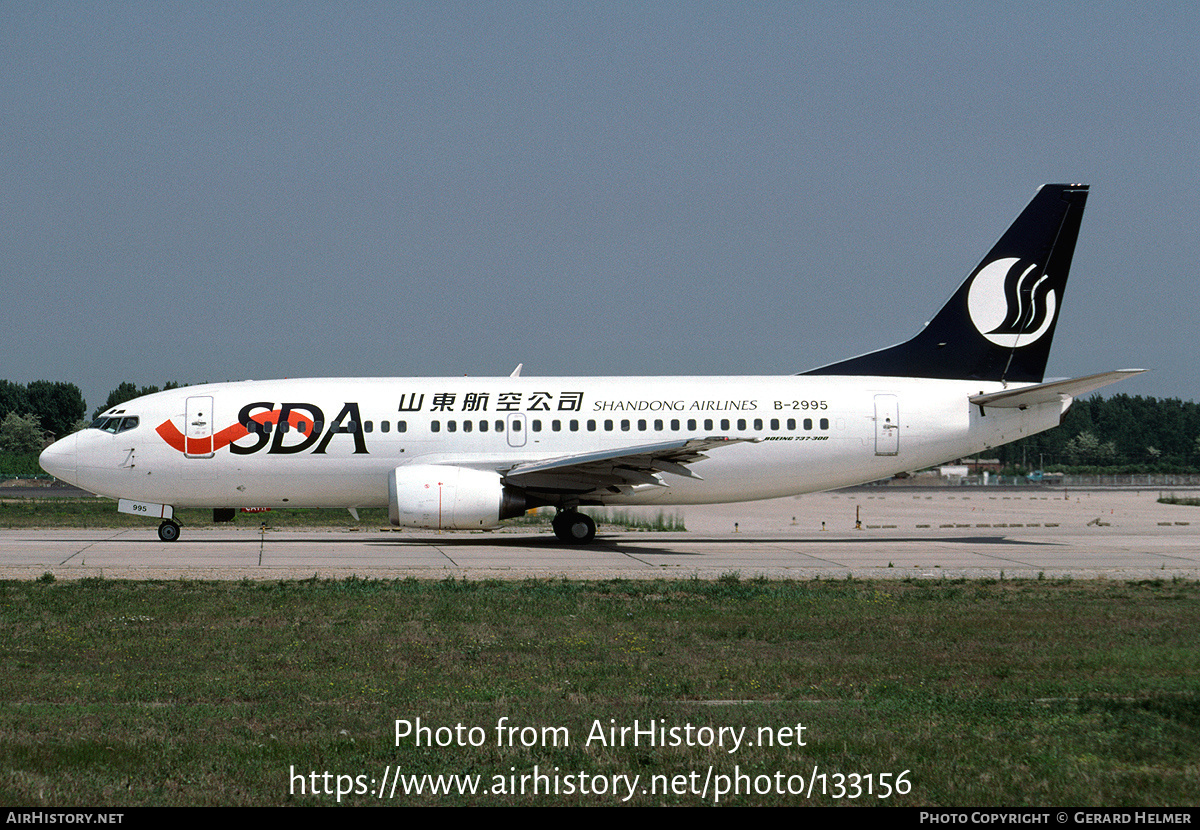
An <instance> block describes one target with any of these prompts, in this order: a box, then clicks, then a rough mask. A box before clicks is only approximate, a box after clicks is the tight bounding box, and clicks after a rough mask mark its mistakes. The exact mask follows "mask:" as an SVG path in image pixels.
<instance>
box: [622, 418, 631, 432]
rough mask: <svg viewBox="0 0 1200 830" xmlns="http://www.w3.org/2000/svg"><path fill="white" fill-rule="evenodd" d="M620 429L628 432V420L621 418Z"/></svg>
mask: <svg viewBox="0 0 1200 830" xmlns="http://www.w3.org/2000/svg"><path fill="white" fill-rule="evenodd" d="M621 431H622V432H629V421H628V420H625V419H622V420H621Z"/></svg>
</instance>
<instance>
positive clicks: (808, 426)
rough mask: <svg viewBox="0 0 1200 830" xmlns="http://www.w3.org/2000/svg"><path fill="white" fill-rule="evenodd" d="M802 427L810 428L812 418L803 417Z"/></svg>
mask: <svg viewBox="0 0 1200 830" xmlns="http://www.w3.org/2000/svg"><path fill="white" fill-rule="evenodd" d="M804 428H805V429H812V418H805V419H804Z"/></svg>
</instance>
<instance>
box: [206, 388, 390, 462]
mask: <svg viewBox="0 0 1200 830" xmlns="http://www.w3.org/2000/svg"><path fill="white" fill-rule="evenodd" d="M238 423H239V424H241V425H242V426H243V427H245V429H246V432H247V436H246V437H247V438H250V437H253V438H254V442H253V443H251V444H239V443H237V442H235V443H232V444H230V445H229V450H230V452H232V453H233V454H234V455H252V454H254V453H256V452H261V451H262V450H263V449H264V448H266V447H268V446H269V447H270V449H267V453H268V454H272V455H294V454H296V453H302V452H309V451H311V453H312V454H313V455H323V454H324V453H325V451H326V450H327V449H328V448H329V444H330V442H331V441H333V440H334V439H335V438H338V437H339V436H343V435H346V436H349V437H350V439H351V440H353V441H354V452H355V454H366V453H367V442H366V439H365V438H364V437H363V431H362V415H361V414H360V413H359V410H358V404H357V403H356V402H354V401H348V402H346V403H345V404H344V405H343V406H342V410H341V411H340V412H339V413H338V414H337V417H335V418H334V419H333V420H332V421H330V422H326V420H325V413H324V412H323V411H322V410H321V407H319V406H317V405H316V404H314V403H302V402H291V403H281V404H279V408H278V409H275V403H274V402H273V401H255V402H254V403H248V404H246V405H245V406H243V407H242V408H241V410H240V411H239V412H238ZM314 445H315V447H314Z"/></svg>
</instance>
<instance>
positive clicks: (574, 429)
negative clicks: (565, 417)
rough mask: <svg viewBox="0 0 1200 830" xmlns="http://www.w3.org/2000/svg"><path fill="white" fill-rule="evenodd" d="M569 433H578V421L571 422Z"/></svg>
mask: <svg viewBox="0 0 1200 830" xmlns="http://www.w3.org/2000/svg"><path fill="white" fill-rule="evenodd" d="M571 432H579V422H578V421H572V422H571Z"/></svg>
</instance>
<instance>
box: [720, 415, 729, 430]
mask: <svg viewBox="0 0 1200 830" xmlns="http://www.w3.org/2000/svg"><path fill="white" fill-rule="evenodd" d="M721 429H722V430H723V431H725V432H728V431H729V419H728V418H722V419H721Z"/></svg>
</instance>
